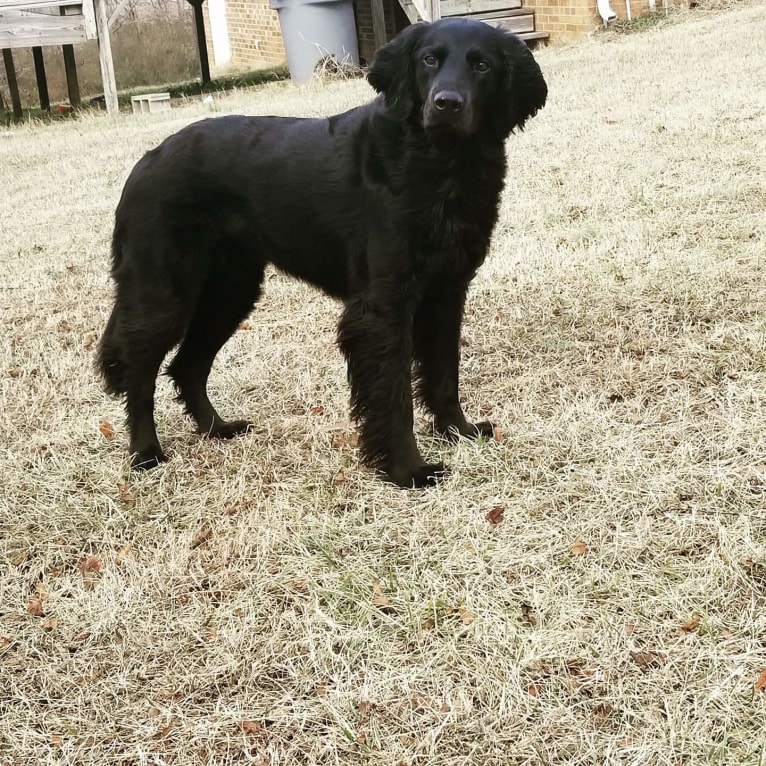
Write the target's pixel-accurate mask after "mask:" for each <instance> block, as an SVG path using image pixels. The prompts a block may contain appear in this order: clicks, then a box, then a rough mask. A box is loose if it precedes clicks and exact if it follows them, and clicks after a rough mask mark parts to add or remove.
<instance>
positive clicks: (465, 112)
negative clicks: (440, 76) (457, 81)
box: [423, 88, 473, 134]
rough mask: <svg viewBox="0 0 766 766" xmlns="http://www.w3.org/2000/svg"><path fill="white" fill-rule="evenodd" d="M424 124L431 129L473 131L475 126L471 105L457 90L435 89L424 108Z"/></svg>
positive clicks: (464, 132)
mask: <svg viewBox="0 0 766 766" xmlns="http://www.w3.org/2000/svg"><path fill="white" fill-rule="evenodd" d="M423 126H424V127H425V129H426V130H429V131H430V130H436V131H440V132H441V131H446V132H453V133H459V134H467V133H471V132H472V126H473V114H472V109H471V105H470V104H469V103H468V102H467V100H466V98H465V96H463V94H462V93H460V92H458V91H457V90H450V89H447V88H440V89H434V90H433V91H432V92H431V95H430V97H429V99H428V100H427V101H426V106H425V109H424V110H423Z"/></svg>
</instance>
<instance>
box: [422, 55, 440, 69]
mask: <svg viewBox="0 0 766 766" xmlns="http://www.w3.org/2000/svg"><path fill="white" fill-rule="evenodd" d="M423 63H424V64H425V65H426V66H436V65H437V64H438V63H439V60H438V59H437V58H436V56H434V54H433V53H426V55H425V56H423Z"/></svg>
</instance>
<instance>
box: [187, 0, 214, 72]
mask: <svg viewBox="0 0 766 766" xmlns="http://www.w3.org/2000/svg"><path fill="white" fill-rule="evenodd" d="M188 2H189V5H191V7H192V8H194V29H195V30H196V32H197V53H198V54H199V69H200V74H201V78H202V84H203V85H207V84H208V83H209V82H210V61H209V60H208V55H207V38H206V37H205V17H204V16H203V15H202V3H204V2H205V0H188Z"/></svg>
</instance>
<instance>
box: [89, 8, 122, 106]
mask: <svg viewBox="0 0 766 766" xmlns="http://www.w3.org/2000/svg"><path fill="white" fill-rule="evenodd" d="M94 9H95V12H96V26H97V28H98V62H99V64H100V66H101V82H102V83H103V86H104V100H105V101H106V111H107V114H119V111H120V108H119V104H118V102H117V80H116V78H115V76H114V60H113V59H112V41H111V38H110V36H109V10H108V9H107V7H106V0H96V2H95V6H94Z"/></svg>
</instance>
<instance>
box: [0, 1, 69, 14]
mask: <svg viewBox="0 0 766 766" xmlns="http://www.w3.org/2000/svg"><path fill="white" fill-rule="evenodd" d="M82 2H84V0H0V10H3V11H4V10H8V9H11V10H12V9H15V10H18V11H32V10H36V9H40V8H59V7H61V6H70V5H81V4H82Z"/></svg>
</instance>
